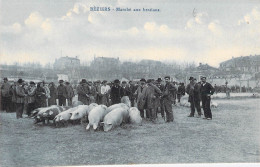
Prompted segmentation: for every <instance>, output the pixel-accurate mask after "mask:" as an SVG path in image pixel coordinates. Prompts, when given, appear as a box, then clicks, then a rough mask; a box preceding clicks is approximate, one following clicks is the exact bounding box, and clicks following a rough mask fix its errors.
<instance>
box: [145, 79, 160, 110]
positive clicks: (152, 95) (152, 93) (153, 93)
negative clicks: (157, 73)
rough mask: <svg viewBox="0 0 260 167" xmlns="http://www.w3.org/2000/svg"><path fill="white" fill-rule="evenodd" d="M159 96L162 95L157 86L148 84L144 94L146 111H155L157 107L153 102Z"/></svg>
mask: <svg viewBox="0 0 260 167" xmlns="http://www.w3.org/2000/svg"><path fill="white" fill-rule="evenodd" d="M161 94H162V92H161V90H160V89H159V88H158V87H157V86H155V85H154V84H152V83H149V84H148V87H147V90H146V92H145V99H146V103H147V108H148V109H155V108H156V105H158V104H157V103H156V102H155V101H156V98H157V97H159V96H161Z"/></svg>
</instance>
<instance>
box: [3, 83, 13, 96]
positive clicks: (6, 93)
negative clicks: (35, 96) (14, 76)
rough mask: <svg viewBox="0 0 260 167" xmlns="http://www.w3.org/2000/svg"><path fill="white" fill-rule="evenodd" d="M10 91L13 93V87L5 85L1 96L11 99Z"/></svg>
mask: <svg viewBox="0 0 260 167" xmlns="http://www.w3.org/2000/svg"><path fill="white" fill-rule="evenodd" d="M10 91H11V85H10V84H9V83H8V82H6V83H3V84H2V86H1V95H2V96H3V97H10V96H11V94H10Z"/></svg>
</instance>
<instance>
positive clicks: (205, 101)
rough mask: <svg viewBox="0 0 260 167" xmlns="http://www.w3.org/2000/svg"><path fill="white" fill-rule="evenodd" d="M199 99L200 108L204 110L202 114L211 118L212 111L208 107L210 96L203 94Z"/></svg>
mask: <svg viewBox="0 0 260 167" xmlns="http://www.w3.org/2000/svg"><path fill="white" fill-rule="evenodd" d="M201 100H202V108H203V111H204V116H205V117H206V118H212V113H211V109H210V101H211V98H210V96H206V95H203V96H201Z"/></svg>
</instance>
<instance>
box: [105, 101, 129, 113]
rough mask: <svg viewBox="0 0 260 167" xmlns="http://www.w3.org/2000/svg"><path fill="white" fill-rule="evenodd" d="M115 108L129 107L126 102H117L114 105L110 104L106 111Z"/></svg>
mask: <svg viewBox="0 0 260 167" xmlns="http://www.w3.org/2000/svg"><path fill="white" fill-rule="evenodd" d="M116 108H125V109H129V107H128V106H127V105H126V104H124V103H118V104H114V105H112V106H109V107H108V108H107V112H110V111H112V110H114V109H116Z"/></svg>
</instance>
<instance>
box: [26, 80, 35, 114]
mask: <svg viewBox="0 0 260 167" xmlns="http://www.w3.org/2000/svg"><path fill="white" fill-rule="evenodd" d="M35 93H36V86H35V83H34V82H33V81H31V82H30V85H29V87H28V96H27V100H28V101H27V102H28V106H27V115H28V116H30V115H31V112H32V111H33V110H34V109H35Z"/></svg>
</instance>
